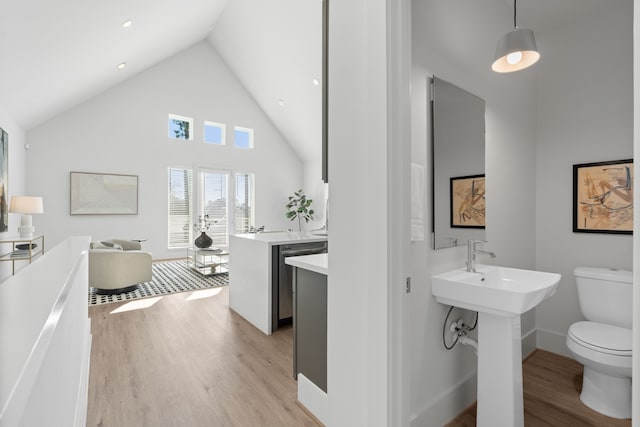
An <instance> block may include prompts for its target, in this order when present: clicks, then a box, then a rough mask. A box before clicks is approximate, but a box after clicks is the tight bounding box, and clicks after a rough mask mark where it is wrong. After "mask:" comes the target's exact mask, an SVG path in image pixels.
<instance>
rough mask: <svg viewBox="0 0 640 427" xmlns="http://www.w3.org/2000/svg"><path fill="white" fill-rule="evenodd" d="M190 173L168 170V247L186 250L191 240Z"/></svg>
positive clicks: (177, 169)
mask: <svg viewBox="0 0 640 427" xmlns="http://www.w3.org/2000/svg"><path fill="white" fill-rule="evenodd" d="M191 193H192V172H191V169H183V168H169V203H168V206H169V209H168V210H169V212H168V213H169V215H168V217H169V224H168V228H169V230H168V236H169V239H168V240H169V241H168V247H169V248H170V249H171V248H186V247H189V246H191V240H192V233H191V230H192V228H193V227H192V226H193V215H192V210H191V208H192V200H191Z"/></svg>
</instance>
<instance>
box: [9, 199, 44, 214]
mask: <svg viewBox="0 0 640 427" xmlns="http://www.w3.org/2000/svg"><path fill="white" fill-rule="evenodd" d="M9 212H11V213H21V214H41V213H43V212H44V209H43V206H42V197H32V196H11V203H10V204H9Z"/></svg>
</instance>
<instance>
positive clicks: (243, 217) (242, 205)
mask: <svg viewBox="0 0 640 427" xmlns="http://www.w3.org/2000/svg"><path fill="white" fill-rule="evenodd" d="M235 178H236V191H235V223H236V226H235V232H236V233H246V232H248V231H249V228H251V227H252V226H253V225H254V215H253V195H254V193H253V174H248V173H236V175H235Z"/></svg>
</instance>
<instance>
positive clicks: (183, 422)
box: [87, 287, 631, 427]
mask: <svg viewBox="0 0 640 427" xmlns="http://www.w3.org/2000/svg"><path fill="white" fill-rule="evenodd" d="M196 294H198V293H197V292H196ZM190 295H192V293H191V292H185V293H181V294H175V295H169V296H164V297H162V298H161V299H160V300H159V301H158V302H157V303H156V304H155V305H153V306H152V307H149V308H145V309H139V310H132V311H126V312H122V313H113V314H112V313H111V312H112V311H113V310H115V309H116V308H118V307H120V306H123V305H125V304H126V303H117V304H105V305H101V306H94V307H90V308H89V315H90V317H91V328H92V334H93V344H92V350H91V371H90V378H89V407H88V417H87V425H88V426H103V427H128V426H131V427H134V426H135V427H144V426H153V427H164V426H176V427H178V426H179V427H199V426H207V427H208V426H239V427H244V426H252V427H253V426H261V427H270V426H274V427H275V426H278V427H288V426H291V427H294V426H295V427H298V426H317V425H318V424H316V422H314V419H313V418H312V417H310V416H309V415H308V414H307V413H306V412H305V411H304V410H303V409H301V407H300V406H299V405H298V404H297V403H296V383H295V381H294V380H293V378H292V374H291V366H292V350H291V349H292V342H293V337H292V330H291V328H285V329H280V330H278V331H277V332H276V333H275V334H273V335H272V336H271V337H267V336H266V335H264V334H262V332H260V331H258V330H257V329H256V328H254V327H253V326H251V325H250V324H249V323H248V322H246V321H245V320H244V319H243V318H241V317H240V316H238V315H237V314H235V313H234V312H233V311H231V310H230V309H229V306H228V289H227V288H226V287H223V288H220V293H219V294H217V295H215V296H212V297H209V298H203V299H197V300H188V299H187V298H188V297H189V296H190ZM139 301H145V300H139ZM523 374H524V398H525V401H524V407H525V426H527V427H538V426H553V427H562V426H567V427H573V426H581V427H589V426H593V427H595V426H597V427H617V426H624V427H628V426H630V425H631V422H630V421H629V420H615V419H612V418H608V417H605V416H603V415H601V414H598V413H597V412H594V411H592V410H591V409H589V408H587V407H586V406H584V405H583V404H582V402H580V399H579V394H580V392H579V390H580V389H581V387H582V366H581V365H580V364H578V363H577V362H575V361H574V360H573V359H569V358H566V357H562V356H559V355H556V354H553V353H549V352H545V351H542V350H538V351H536V352H535V353H534V354H533V355H532V356H531V357H529V358H528V359H527V360H526V362H525V363H524V365H523ZM475 421H476V419H475V406H474V407H471V408H469V409H468V410H467V411H465V412H464V413H463V414H461V415H460V416H459V417H457V418H456V419H455V420H453V421H452V422H450V423H449V424H447V426H448V427H462V426H469V427H471V426H475Z"/></svg>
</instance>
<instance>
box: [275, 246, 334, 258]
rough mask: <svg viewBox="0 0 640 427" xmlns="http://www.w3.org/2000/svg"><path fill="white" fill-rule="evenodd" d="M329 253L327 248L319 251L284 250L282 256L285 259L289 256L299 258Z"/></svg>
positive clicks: (307, 249)
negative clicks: (300, 256) (299, 256)
mask: <svg viewBox="0 0 640 427" xmlns="http://www.w3.org/2000/svg"><path fill="white" fill-rule="evenodd" d="M326 251H327V249H326V248H318V249H309V248H306V249H284V250H283V251H282V252H281V253H280V254H281V255H282V256H283V257H289V256H298V255H312V254H321V253H325V252H326Z"/></svg>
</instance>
